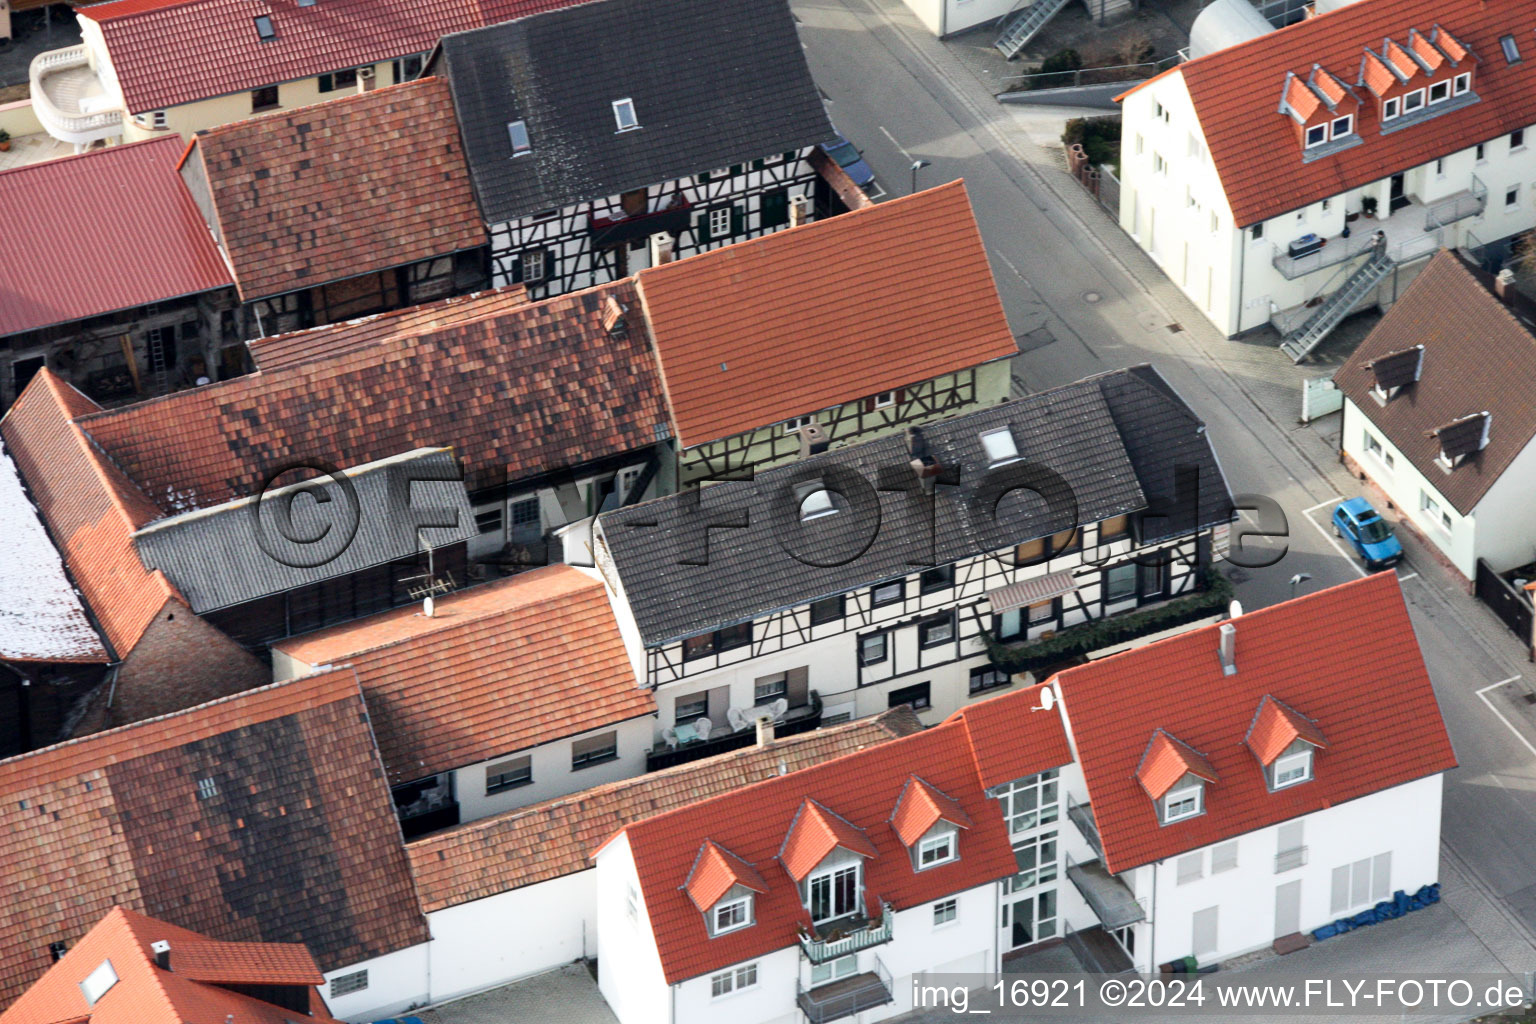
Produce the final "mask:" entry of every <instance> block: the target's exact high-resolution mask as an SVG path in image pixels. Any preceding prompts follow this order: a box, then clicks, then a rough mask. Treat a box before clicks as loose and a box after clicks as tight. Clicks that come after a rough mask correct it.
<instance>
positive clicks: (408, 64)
mask: <svg viewBox="0 0 1536 1024" xmlns="http://www.w3.org/2000/svg"><path fill="white" fill-rule="evenodd" d="M425 65H426V55H425V54H421V53H413V54H411V55H410V56H409V57H401V58H400V59H399V60H397V61H395V79H394V80H395V82H397V83H399V82H414V81H415V80H416V79H418V78H420V77H421V72H422V68H423V67H425Z"/></svg>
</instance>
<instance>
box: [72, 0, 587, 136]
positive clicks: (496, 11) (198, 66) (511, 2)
mask: <svg viewBox="0 0 1536 1024" xmlns="http://www.w3.org/2000/svg"><path fill="white" fill-rule="evenodd" d="M570 2H571V0H321V2H320V3H317V4H314V5H312V6H309V7H302V6H299V5H297V4H269V5H264V6H262V7H260V8H255V7H252V5H251V4H249V3H247V2H246V0H117V2H115V3H104V4H96V5H94V6H90V7H82V8H80V9H79V11H78V13H79V15H80V16H81V17H84V18H89V19H91V20H92V21H94V22H96V23H97V24H98V25H100V26H101V34H102V36H103V38H104V39H105V40H106V44H107V53H108V55H109V57H110V59H111V61H112V69H113V71H114V72H115V74H116V76H117V80H118V82H119V84H120V85H121V86H122V90H123V97H124V99H125V100H126V101H127V104H128V110H129V112H131V113H135V114H137V113H143V112H144V111H147V110H159V109H164V108H166V107H173V106H176V105H177V104H181V103H190V102H192V101H193V100H200V99H208V98H210V97H214V96H222V95H226V94H229V93H235V92H242V91H244V90H247V89H254V88H256V87H258V86H263V85H271V84H273V83H275V82H289V81H293V80H295V79H301V78H310V77H312V76H314V75H319V74H323V73H324V72H327V71H340V70H343V69H345V68H354V67H359V66H361V65H365V64H374V63H377V62H379V61H383V60H389V59H390V58H393V57H401V56H405V55H407V54H413V53H425V52H427V51H428V50H431V49H432V47H433V46H435V45H437V41H438V39H439V38H441V37H442V36H443V35H446V34H447V33H449V32H463V31H465V30H467V29H472V28H479V27H481V26H483V25H494V24H496V23H498V22H502V21H510V20H512V19H514V18H520V17H524V16H526V15H529V14H536V13H538V12H540V11H548V10H554V9H556V8H560V7H565V6H568V5H569V4H570ZM255 14H265V15H268V16H269V17H270V18H271V19H272V26H273V28H274V29H275V30H276V36H275V37H274V38H272V39H270V40H267V41H266V42H263V41H261V40H260V39H259V38H258V37H257V35H256V26H255V24H254V22H253V17H254V15H255Z"/></svg>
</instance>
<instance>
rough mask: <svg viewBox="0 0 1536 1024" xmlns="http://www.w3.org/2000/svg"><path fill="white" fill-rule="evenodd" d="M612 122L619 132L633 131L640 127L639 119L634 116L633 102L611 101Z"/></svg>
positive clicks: (623, 100) (627, 100)
mask: <svg viewBox="0 0 1536 1024" xmlns="http://www.w3.org/2000/svg"><path fill="white" fill-rule="evenodd" d="M613 120H614V123H615V124H617V125H618V130H619V131H621V132H627V131H633V130H634V129H636V128H639V127H640V119H639V117H637V116H636V115H635V101H634V100H632V99H627V98H626V99H622V100H614V101H613Z"/></svg>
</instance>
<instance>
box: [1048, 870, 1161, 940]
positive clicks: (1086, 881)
mask: <svg viewBox="0 0 1536 1024" xmlns="http://www.w3.org/2000/svg"><path fill="white" fill-rule="evenodd" d="M1067 877H1068V878H1070V879H1072V884H1073V885H1075V886H1077V891H1078V892H1080V893H1082V894H1083V899H1085V900H1087V901H1088V906H1089V907H1090V908H1092V910H1093V912H1094V915H1095V916H1097V917H1098V919H1099V923H1100V924H1102V925H1103V926H1104V927H1105V928H1106V929H1108V930H1110V931H1113V930H1114V929H1116V928H1124V927H1126V926H1127V925H1132V924H1135V923H1136V922H1137V921H1143V920H1145V919H1146V916H1147V915H1146V912H1145V911H1144V910H1142V909H1141V904H1140V903H1137V902H1136V897H1135V896H1132V895H1131V890H1130V889H1129V888H1127V887H1126V884H1125V883H1124V882H1122V881H1120V879H1118V878H1116V877H1115V876H1114V875H1111V874H1110V873H1109V872H1108V871H1105V870H1104V864H1103V862H1102V861H1097V860H1091V861H1089V862H1088V863H1086V864H1072V865H1069V866H1068V867H1067Z"/></svg>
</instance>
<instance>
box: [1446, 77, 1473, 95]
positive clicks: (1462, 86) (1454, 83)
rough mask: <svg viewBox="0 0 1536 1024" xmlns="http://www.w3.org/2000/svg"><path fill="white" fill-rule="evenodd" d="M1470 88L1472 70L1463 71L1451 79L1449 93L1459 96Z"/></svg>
mask: <svg viewBox="0 0 1536 1024" xmlns="http://www.w3.org/2000/svg"><path fill="white" fill-rule="evenodd" d="M1471 88H1472V72H1470V71H1463V72H1462V73H1461V74H1459V75H1457V76H1456V77H1455V78H1454V79H1452V80H1451V95H1453V96H1460V95H1461V94H1462V93H1464V92H1468V91H1470V90H1471Z"/></svg>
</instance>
